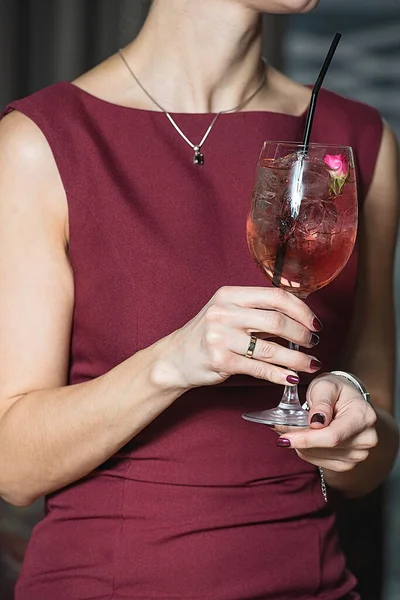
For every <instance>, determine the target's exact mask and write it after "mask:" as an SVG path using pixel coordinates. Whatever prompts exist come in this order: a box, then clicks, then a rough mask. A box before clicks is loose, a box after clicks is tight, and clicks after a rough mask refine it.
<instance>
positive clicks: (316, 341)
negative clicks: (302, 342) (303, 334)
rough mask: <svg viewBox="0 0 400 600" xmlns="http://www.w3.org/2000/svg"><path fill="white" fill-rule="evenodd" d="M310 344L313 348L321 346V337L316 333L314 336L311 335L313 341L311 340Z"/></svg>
mask: <svg viewBox="0 0 400 600" xmlns="http://www.w3.org/2000/svg"><path fill="white" fill-rule="evenodd" d="M310 343H311V344H312V345H313V346H316V345H317V344H319V335H317V334H316V333H313V334H312V335H311V340H310Z"/></svg>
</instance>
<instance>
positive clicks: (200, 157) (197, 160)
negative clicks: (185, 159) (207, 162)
mask: <svg viewBox="0 0 400 600" xmlns="http://www.w3.org/2000/svg"><path fill="white" fill-rule="evenodd" d="M193 162H194V164H195V165H204V154H203V153H202V152H200V150H197V151H196V152H195V153H194V156H193Z"/></svg>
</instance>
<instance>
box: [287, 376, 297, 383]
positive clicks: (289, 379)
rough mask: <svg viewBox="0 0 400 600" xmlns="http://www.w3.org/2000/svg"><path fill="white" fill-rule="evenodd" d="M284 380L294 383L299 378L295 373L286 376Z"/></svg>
mask: <svg viewBox="0 0 400 600" xmlns="http://www.w3.org/2000/svg"><path fill="white" fill-rule="evenodd" d="M286 381H287V382H288V383H293V384H296V383H299V381H300V379H299V378H298V377H297V375H288V376H287V377H286Z"/></svg>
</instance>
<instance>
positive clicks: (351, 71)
mask: <svg viewBox="0 0 400 600" xmlns="http://www.w3.org/2000/svg"><path fill="white" fill-rule="evenodd" d="M148 5H149V2H148V1H147V0H0V107H4V106H5V105H6V104H7V102H8V101H10V100H12V99H15V98H19V97H22V96H26V95H28V94H30V93H32V92H34V91H36V90H38V89H40V88H42V87H44V86H46V85H49V84H51V83H53V82H55V81H59V80H70V79H73V78H74V77H76V76H77V75H78V74H80V73H82V72H83V71H85V70H86V69H88V68H89V67H91V66H93V65H94V64H96V63H97V62H99V61H100V60H102V59H103V58H105V57H106V56H108V55H109V54H112V53H114V52H115V51H116V50H117V49H118V48H119V47H121V46H123V45H124V44H125V43H127V42H128V41H130V40H131V39H132V38H133V37H134V36H135V35H136V33H137V32H138V30H139V28H140V26H141V24H142V22H143V20H144V18H145V17H146V14H147V11H148ZM336 31H341V32H342V33H343V39H342V41H341V43H340V46H339V49H338V51H337V53H336V55H335V59H334V61H333V64H332V66H331V68H330V71H329V75H328V77H327V79H326V81H325V86H326V87H328V88H329V89H331V90H333V91H336V92H338V93H340V94H343V95H346V96H350V97H353V98H356V99H359V100H362V101H364V102H367V103H369V104H372V105H374V106H375V107H377V108H378V109H379V110H380V111H381V113H382V115H383V116H384V117H385V118H386V119H387V120H388V121H389V122H390V123H391V125H392V126H393V127H394V129H395V130H396V132H397V134H398V136H399V137H400V2H399V0H351V2H349V0H321V2H320V6H319V8H318V9H317V10H316V11H315V12H314V13H312V14H310V15H303V16H295V17H266V18H265V54H266V56H267V57H268V58H269V60H270V61H271V62H272V63H273V64H274V65H275V66H276V67H278V68H281V69H283V70H284V71H285V72H286V73H287V74H289V75H290V76H292V77H293V78H294V79H296V80H298V81H300V82H302V83H310V82H313V81H314V79H315V77H316V74H317V73H318V70H319V67H320V64H321V60H322V58H323V56H324V55H325V53H326V51H327V48H328V47H329V44H330V42H331V39H332V37H333V35H334V33H335V32H336ZM397 272H398V269H396V273H397ZM396 283H397V285H396V290H399V289H400V278H398V281H397V282H396ZM397 306H398V309H399V310H400V302H399V300H398V299H397ZM399 322H400V319H398V323H399ZM397 388H398V393H397V398H398V401H397V402H398V404H399V397H400V393H399V392H400V386H399V385H398V386H397ZM41 512H42V504H41V503H40V502H39V503H37V504H36V505H35V506H32V507H30V508H26V509H16V508H13V507H9V506H7V505H6V504H4V503H1V502H0V600H12V598H13V592H12V590H13V587H14V583H15V580H16V578H17V576H18V571H19V568H20V564H21V561H22V558H23V554H24V550H25V547H26V544H27V541H28V540H29V536H30V532H31V530H32V527H33V526H34V524H35V523H36V522H37V520H38V519H39V518H40V516H41ZM338 520H339V525H340V530H341V535H342V540H343V545H344V547H345V549H346V553H347V556H348V562H349V564H350V566H351V568H352V569H353V571H355V572H356V574H357V575H358V577H359V580H360V591H361V597H362V600H399V599H400V561H399V560H398V559H396V556H398V555H399V552H400V463H399V464H398V466H397V467H396V469H395V471H394V473H393V475H392V477H391V479H390V481H389V482H388V483H387V485H386V486H385V488H384V489H380V490H377V491H376V492H375V493H374V494H373V495H372V496H370V497H368V498H365V499H363V500H361V501H357V502H351V503H348V504H346V505H345V506H341V507H340V508H338ZM71 600H73V599H71Z"/></svg>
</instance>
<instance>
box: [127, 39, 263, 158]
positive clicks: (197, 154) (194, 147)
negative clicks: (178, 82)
mask: <svg viewBox="0 0 400 600" xmlns="http://www.w3.org/2000/svg"><path fill="white" fill-rule="evenodd" d="M118 53H119V55H120V57H121V59H122V61H123V63H124V64H125V66H126V68H127V69H128V71H129V73H130V74H131V75H132V77H133V79H134V80H135V81H136V83H137V85H138V86H139V87H140V89H141V90H142V91H143V92H144V94H145V95H146V96H147V97H148V98H149V99H150V100H151V101H152V102H153V104H155V105H156V106H157V107H158V108H159V109H160V110H161V112H163V113H164V114H165V116H166V117H167V118H168V120H169V122H170V123H171V125H172V126H173V127H174V129H175V130H176V131H177V132H178V133H179V135H180V136H181V138H182V139H183V140H185V142H186V143H187V144H188V145H189V146H190V147H191V148H192V150H193V151H194V156H193V162H194V164H195V165H203V164H204V154H203V153H202V152H201V148H202V146H203V145H204V143H205V141H206V139H207V138H208V136H209V135H210V133H211V130H212V128H213V127H214V125H215V123H216V122H217V119H218V117H219V116H220V115H224V114H227V113H231V112H237V111H238V110H240V109H241V108H244V107H245V106H246V105H247V104H249V102H251V100H253V98H254V97H255V96H256V95H257V94H258V93H259V92H260V91H261V89H262V88H263V87H264V84H265V81H266V78H267V76H266V69H265V68H264V69H263V75H262V77H261V81H260V84H259V85H258V87H257V88H256V89H255V90H254V92H252V93H251V94H250V96H248V97H247V98H245V99H244V100H243V101H242V102H240V104H238V105H237V106H235V107H234V108H229V109H227V110H220V111H219V112H217V113H216V114H215V115H214V117H213V120H212V121H211V123H210V125H209V127H208V129H207V131H206V132H205V134H204V135H203V137H202V139H201V141H200V142H199V143H198V144H193V142H191V141H190V140H189V138H188V137H187V136H186V135H185V134H184V133H183V131H182V129H181V128H180V127H179V125H178V124H177V123H176V122H175V120H174V119H173V118H172V116H171V114H170V113H169V112H168V111H167V110H165V108H164V107H163V106H161V104H159V102H157V100H156V99H155V98H153V96H152V95H151V94H150V93H149V92H148V91H147V90H146V88H145V87H144V86H143V84H142V83H141V81H140V80H139V79H138V77H137V76H136V75H135V73H134V72H133V70H132V68H131V66H130V64H129V63H128V61H127V60H126V58H125V56H124V54H123V52H122V50H118ZM262 61H263V63H264V65H265V59H264V58H263V59H262Z"/></svg>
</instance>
